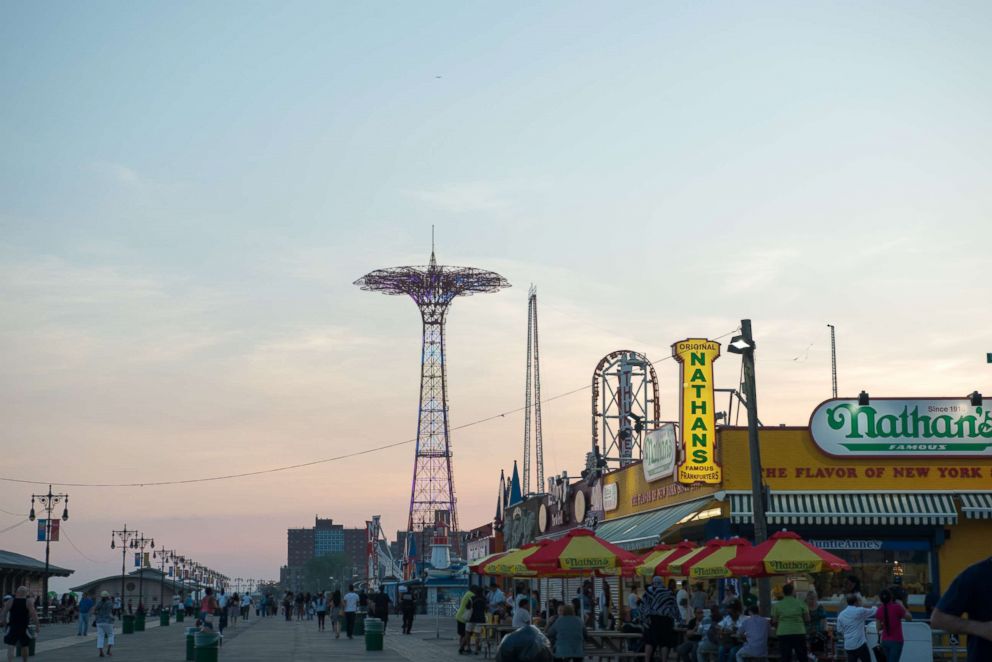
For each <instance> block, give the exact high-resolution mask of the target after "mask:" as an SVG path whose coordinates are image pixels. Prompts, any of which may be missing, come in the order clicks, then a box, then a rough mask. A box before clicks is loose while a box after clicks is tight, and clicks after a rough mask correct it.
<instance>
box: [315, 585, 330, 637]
mask: <svg viewBox="0 0 992 662" xmlns="http://www.w3.org/2000/svg"><path fill="white" fill-rule="evenodd" d="M313 606H314V609H315V610H316V612H317V632H323V631H324V621H325V620H326V619H327V596H326V595H324V594H323V593H318V594H317V597H316V598H314V600H313Z"/></svg>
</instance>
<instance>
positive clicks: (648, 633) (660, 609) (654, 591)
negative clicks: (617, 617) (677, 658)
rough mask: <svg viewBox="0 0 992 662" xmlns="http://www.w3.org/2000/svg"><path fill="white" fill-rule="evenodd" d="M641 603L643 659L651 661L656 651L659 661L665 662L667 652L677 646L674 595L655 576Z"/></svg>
mask: <svg viewBox="0 0 992 662" xmlns="http://www.w3.org/2000/svg"><path fill="white" fill-rule="evenodd" d="M642 603H643V604H642V606H641V618H642V619H643V620H644V624H645V628H644V657H645V659H647V660H651V659H652V657H651V656H652V655H653V654H654V651H655V650H658V651H659V653H660V657H661V661H662V662H665V661H666V660H667V659H668V652H669V650H673V649H674V648H675V647H676V646H678V637H677V634H676V632H675V623H676V622H677V621H678V619H679V610H678V607H677V605H676V604H675V595H674V594H673V593H672V592H671V591H669V590H668V588H666V586H665V582H664V581H663V580H662V578H661V577H657V576H655V577H653V578H652V579H651V585H650V586H648V588H647V589H646V590H645V591H644V598H643V599H642Z"/></svg>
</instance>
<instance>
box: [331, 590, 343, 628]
mask: <svg viewBox="0 0 992 662" xmlns="http://www.w3.org/2000/svg"><path fill="white" fill-rule="evenodd" d="M331 629H332V630H334V638H335V639H340V638H341V590H340V589H334V592H333V593H331Z"/></svg>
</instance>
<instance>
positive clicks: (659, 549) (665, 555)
mask: <svg viewBox="0 0 992 662" xmlns="http://www.w3.org/2000/svg"><path fill="white" fill-rule="evenodd" d="M696 549H699V547H698V546H697V545H696V544H695V543H692V542H689V541H688V540H683V541H682V542H680V543H678V544H676V545H668V544H661V545H656V546H655V547H654V548H652V549H651V551H650V552H648V553H647V554H645V555H644V557H643V558H642V559H641V562H640V563H638V564H637V567H636V568H635V572H636V573H637V574H639V575H641V576H642V577H654V576H655V575H659V576H660V575H664V574H667V573H666V569H667V568H666V566H665V562H666V561H674V560H676V559H678V558H680V557H682V556H685V555H687V554H688V553H689V552H692V551H694V550H696Z"/></svg>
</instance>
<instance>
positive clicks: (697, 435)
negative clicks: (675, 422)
mask: <svg viewBox="0 0 992 662" xmlns="http://www.w3.org/2000/svg"><path fill="white" fill-rule="evenodd" d="M672 356H673V357H674V358H675V360H676V361H678V362H679V365H680V367H681V375H682V388H681V402H682V405H681V407H680V412H681V421H682V426H681V427H682V463H681V464H680V465H679V467H678V473H677V480H678V482H680V483H684V484H692V483H707V484H710V485H715V484H718V483H719V482H720V480H721V472H720V465H719V464H717V461H716V416H715V415H714V414H715V412H714V411H713V407H714V402H713V362H714V361H716V360H717V359H718V358H720V343H718V342H716V341H713V340H707V339H705V338H687V339H686V340H680V341H679V342H677V343H675V344H674V345H672Z"/></svg>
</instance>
